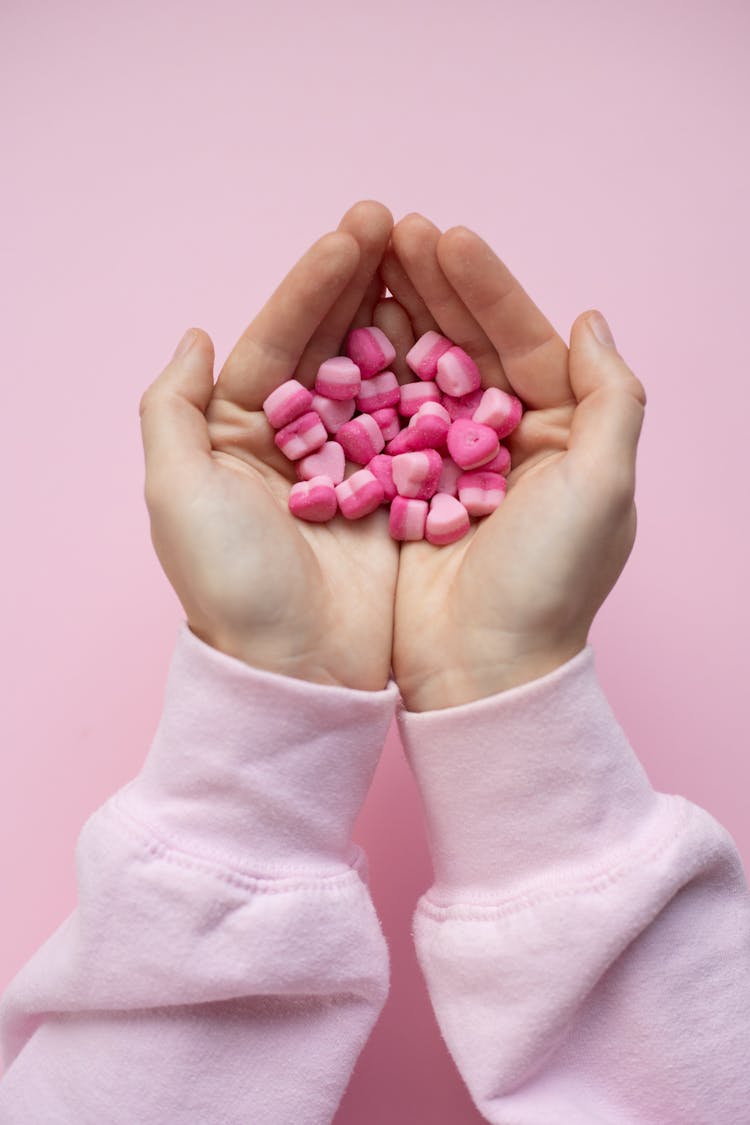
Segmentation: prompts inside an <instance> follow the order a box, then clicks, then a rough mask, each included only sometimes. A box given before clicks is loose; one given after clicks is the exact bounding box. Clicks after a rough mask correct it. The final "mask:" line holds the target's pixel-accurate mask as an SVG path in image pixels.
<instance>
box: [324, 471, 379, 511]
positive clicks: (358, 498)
mask: <svg viewBox="0 0 750 1125" xmlns="http://www.w3.org/2000/svg"><path fill="white" fill-rule="evenodd" d="M335 491H336V499H337V500H338V504H339V508H340V509H341V514H342V516H345V517H346V518H347V519H348V520H359V519H361V518H362V516H369V514H370V512H374V511H375V509H376V508H379V507H380V505H381V504H382V503H383V486H382V484H381V483H380V481H379V480H378V479H377V477H375V476H374V475H373V474H372V473H371V472H370V470H369V469H360V470H359V472H358V473H352V475H351V476H350V477H347V479H346V480H344V481H342V482H341V484H337V485H336V489H335Z"/></svg>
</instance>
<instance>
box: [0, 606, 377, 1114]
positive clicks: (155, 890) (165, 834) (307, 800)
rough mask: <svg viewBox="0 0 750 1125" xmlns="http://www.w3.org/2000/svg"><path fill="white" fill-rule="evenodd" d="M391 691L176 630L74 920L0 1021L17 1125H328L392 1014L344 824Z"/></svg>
mask: <svg viewBox="0 0 750 1125" xmlns="http://www.w3.org/2000/svg"><path fill="white" fill-rule="evenodd" d="M393 700H394V690H393V689H389V690H388V691H384V692H375V693H369V692H354V691H350V690H347V689H336V688H325V687H319V686H317V685H311V684H303V683H300V682H299V681H291V680H288V679H286V678H285V677H280V676H274V675H272V674H269V673H262V672H258V671H257V670H256V669H251V668H248V667H245V666H244V665H242V664H240V662H239V661H235V660H233V659H231V658H230V657H227V656H224V655H223V654H220V653H217V652H215V651H214V650H212V649H209V648H208V647H207V646H205V645H204V644H203V643H202V642H201V641H199V640H198V639H197V638H196V637H194V636H193V635H192V634H191V633H190V632H189V630H187V627H186V626H183V627H182V631H181V635H180V638H179V640H178V645H177V650H176V652H175V657H174V660H173V664H172V669H171V671H170V678H169V683H168V686H167V695H166V703H165V710H164V715H163V717H162V721H161V723H160V726H159V730H158V731H157V733H156V737H155V739H154V742H153V745H152V747H151V749H150V752H149V754H148V757H147V759H146V761H145V763H144V766H143V768H142V770H141V771H140V773H139V775H138V776H137V777H136V778H135V779H134V781H133V782H131V783H130V784H129V785H128V786H126V787H125V788H124V789H122V790H121V791H120V792H119V793H117V794H115V795H114V796H113V797H112V798H111V799H110V800H109V801H107V802H106V804H105V805H104V806H103V807H102V808H100V809H98V810H97V811H96V812H95V813H94V814H93V815H92V817H90V818H89V820H88V821H87V822H86V824H85V826H84V828H83V830H82V832H81V835H80V838H79V842H78V847H77V851H76V864H77V874H78V883H79V904H78V907H77V909H76V911H75V912H74V913H73V914H72V915H71V916H70V917H69V918H67V919H66V920H65V922H64V923H63V924H62V925H61V927H60V928H59V929H58V930H57V931H56V932H55V934H54V935H53V936H52V937H51V938H50V940H49V941H48V942H47V943H46V944H45V945H44V946H43V947H42V948H41V949H40V950H39V951H38V952H37V953H36V954H35V956H34V957H33V958H32V959H31V961H30V962H29V963H28V964H27V965H26V966H24V968H23V969H22V970H21V971H20V972H19V973H18V975H17V976H16V977H15V978H14V980H13V981H12V982H11V985H10V986H9V988H8V989H7V991H6V993H5V995H4V997H3V1000H2V1005H1V1006H0V1030H1V1031H2V1045H3V1054H4V1058H5V1062H6V1065H7V1066H8V1067H9V1069H8V1071H7V1073H6V1075H5V1077H4V1078H3V1081H2V1083H1V1084H0V1109H1V1110H2V1112H0V1118H2V1120H3V1122H5V1121H7V1122H8V1123H9V1125H10V1123H13V1125H15V1122H19V1123H20V1122H21V1121H23V1122H27V1121H29V1120H40V1121H41V1120H47V1119H49V1120H51V1119H53V1117H54V1119H55V1120H59V1121H61V1122H62V1121H65V1122H67V1121H70V1122H71V1125H72V1123H73V1122H75V1123H76V1125H81V1123H87V1122H89V1121H91V1122H92V1123H93V1122H94V1121H101V1120H103V1119H106V1120H107V1121H108V1122H112V1123H113V1125H114V1123H116V1122H122V1123H123V1125H125V1122H127V1123H128V1125H131V1123H132V1122H133V1121H134V1120H136V1119H137V1120H138V1121H139V1122H142V1123H143V1125H149V1123H151V1122H153V1123H154V1125H156V1122H159V1125H162V1123H163V1122H164V1120H166V1119H169V1121H170V1122H175V1123H178V1122H180V1121H184V1122H186V1123H187V1122H191V1123H192V1122H194V1121H196V1120H209V1119H213V1120H216V1119H218V1118H219V1117H221V1120H222V1121H226V1122H231V1121H236V1122H238V1123H239V1122H243V1123H244V1122H245V1121H247V1120H248V1118H249V1117H251V1118H252V1120H253V1121H257V1122H267V1123H268V1125H271V1123H273V1125H278V1122H280V1121H284V1120H290V1121H291V1120H302V1119H304V1120H306V1121H308V1120H309V1121H311V1122H327V1121H329V1120H330V1119H331V1117H332V1116H333V1114H334V1112H335V1109H336V1106H337V1104H338V1100H339V1098H340V1096H341V1094H342V1093H343V1091H344V1089H345V1087H346V1084H347V1081H348V1078H349V1073H350V1071H351V1068H352V1066H353V1065H354V1062H355V1061H356V1058H357V1056H358V1054H359V1052H360V1050H361V1048H362V1046H363V1045H364V1042H365V1041H366V1039H367V1036H368V1034H369V1031H370V1029H371V1027H372V1025H373V1024H374V1022H375V1019H376V1018H377V1015H378V1013H379V1011H380V1009H381V1007H382V1004H383V1002H384V999H385V995H386V992H387V986H388V957H387V950H386V947H385V943H384V940H383V937H382V933H381V930H380V926H379V924H378V920H377V917H376V915H375V912H374V909H373V906H372V902H371V899H370V896H369V892H368V890H367V886H366V883H365V871H364V857H363V855H362V854H361V852H360V851H359V849H357V848H356V847H354V846H353V845H352V843H351V834H350V833H351V826H352V823H353V821H354V819H355V817H356V815H357V813H358V811H359V807H360V805H361V803H362V800H363V799H364V794H365V793H366V790H367V787H368V785H369V781H370V778H371V776H372V773H373V771H374V768H375V764H376V762H377V758H378V755H379V752H380V748H381V746H382V742H383V739H384V737H385V732H386V729H387V726H388V723H389V722H390V719H391V715H392V711H393Z"/></svg>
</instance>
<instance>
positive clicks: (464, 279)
mask: <svg viewBox="0 0 750 1125" xmlns="http://www.w3.org/2000/svg"><path fill="white" fill-rule="evenodd" d="M437 258H438V261H439V263H440V266H441V267H442V269H443V271H444V273H445V276H446V278H447V279H448V281H449V282H450V283H451V285H452V286H453V288H454V289H455V291H456V292H457V293H458V295H459V296H460V297H461V299H462V300H463V301H464V302H465V305H466V308H467V309H468V310H469V312H470V313H471V314H472V316H474V317H475V318H476V320H477V321H478V323H479V324H480V325H481V326H482V328H483V329H484V331H485V332H486V333H487V336H488V337H489V339H490V340H491V341H492V346H493V347H494V348H495V350H496V351H497V354H498V355H499V356H500V362H501V363H502V366H503V370H504V371H505V375H506V376H507V378H508V379H509V380H510V383H511V386H512V388H513V391H514V393H515V394H517V395H518V396H519V397H520V398H521V399H523V401H524V403H525V404H526V405H527V406H531V407H533V408H535V409H540V408H543V407H546V406H560V405H562V404H563V403H566V402H570V401H571V400H573V397H574V396H573V391H572V389H571V386H570V381H569V379H568V349H567V347H566V346H565V341H564V340H563V339H562V337H560V336H559V335H558V334H557V332H556V331H555V329H554V328H553V326H552V325H551V324H550V322H549V321H548V320H547V318H546V317H545V316H544V314H543V313H542V312H541V311H540V310H539V309H538V308H537V306H536V305H535V304H534V302H533V301H532V300H531V298H530V297H529V295H528V294H527V293H526V292H525V291H524V290H523V289H522V288H521V286H520V285H519V283H518V281H516V279H515V277H514V276H513V274H512V273H511V272H510V270H509V269H508V267H507V266H506V265H505V264H504V263H503V262H501V261H500V259H499V258H498V256H497V255H496V254H495V253H494V251H493V250H492V249H491V248H490V247H489V246H488V245H487V243H486V242H484V241H483V240H482V239H481V238H480V237H479V235H478V234H475V233H474V232H473V231H471V230H468V228H467V227H453V228H452V229H451V230H448V231H446V232H445V234H443V235H442V237H441V238H440V242H439V244H438V247H437ZM448 335H450V333H448ZM466 350H467V351H469V350H470V349H468V348H467V349H466Z"/></svg>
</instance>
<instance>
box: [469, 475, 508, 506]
mask: <svg viewBox="0 0 750 1125" xmlns="http://www.w3.org/2000/svg"><path fill="white" fill-rule="evenodd" d="M507 487H508V482H507V480H506V479H505V477H501V476H500V474H499V473H488V472H485V471H484V470H481V471H480V472H475V473H463V474H462V475H461V476H460V477H459V478H458V498H459V500H460V501H461V503H462V504H463V506H464V508H466V511H467V512H468V513H469V515H470V516H488V515H489V514H490V512H494V510H495V508H497V507H498V506H499V505H500V503H501V502H502V501H503V500H504V499H505V490H506V489H507Z"/></svg>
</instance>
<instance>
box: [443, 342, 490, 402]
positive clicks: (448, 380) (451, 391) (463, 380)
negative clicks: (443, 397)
mask: <svg viewBox="0 0 750 1125" xmlns="http://www.w3.org/2000/svg"><path fill="white" fill-rule="evenodd" d="M435 381H436V383H437V385H438V386H439V387H440V390H441V391H445V393H446V394H447V395H454V396H456V397H457V396H459V395H467V394H469V392H470V391H475V390H476V389H477V388H478V387H479V386H480V385H481V382H482V376H481V375H480V373H479V368H478V367H477V365H476V363H475V362H474V360H473V359H472V358H471V356H470V355H469V354H468V352H465V351H464V349H463V348H458V347H453V348H449V349H448V351H447V352H443V354H442V355H441V356H440V359H439V360H438V361H437V375H436V376H435Z"/></svg>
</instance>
